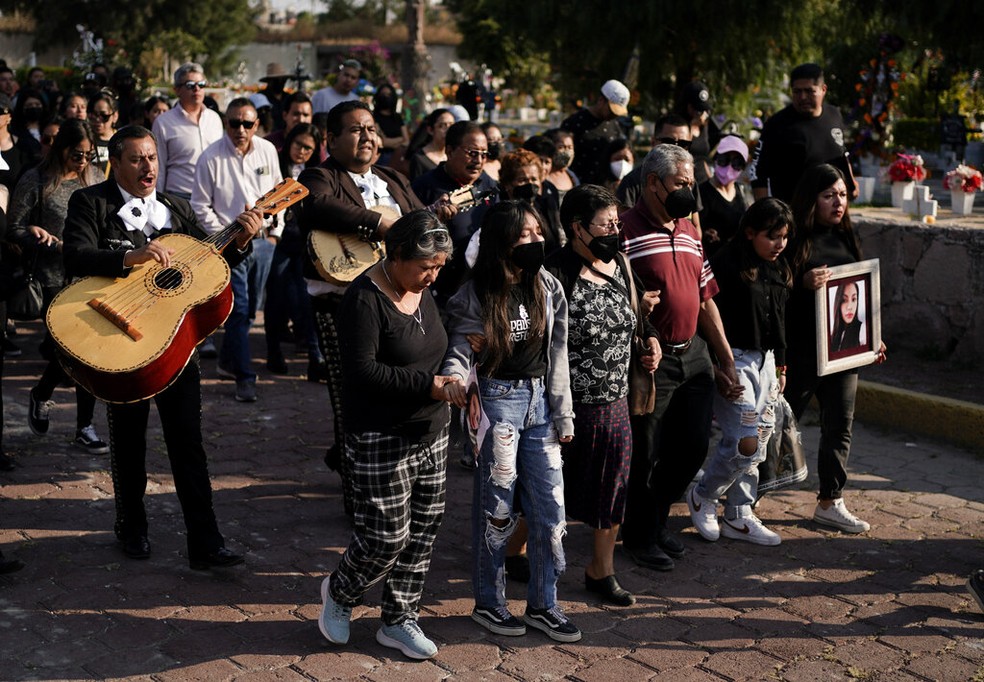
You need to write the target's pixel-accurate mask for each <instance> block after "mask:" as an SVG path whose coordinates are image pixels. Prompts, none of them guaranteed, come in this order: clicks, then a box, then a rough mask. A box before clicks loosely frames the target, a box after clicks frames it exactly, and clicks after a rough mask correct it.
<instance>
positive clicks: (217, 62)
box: [0, 0, 255, 76]
mask: <svg viewBox="0 0 984 682" xmlns="http://www.w3.org/2000/svg"><path fill="white" fill-rule="evenodd" d="M0 10H3V11H14V10H17V11H21V12H24V13H26V14H29V15H31V16H33V17H34V19H35V20H36V22H37V32H36V35H35V45H37V46H39V47H40V46H43V45H46V44H49V43H51V42H63V41H65V40H69V41H71V40H72V39H73V38H74V37H75V36H76V35H77V32H76V29H75V27H76V25H79V24H81V25H83V26H86V27H87V28H89V30H91V31H92V32H93V33H95V35H96V37H97V38H102V39H103V40H104V41H105V42H106V43H107V44H112V45H114V46H115V48H116V49H115V50H114V52H115V53H117V54H118V55H119V59H118V61H119V63H124V64H129V65H130V66H132V67H135V68H137V67H139V66H140V65H141V62H142V59H141V58H142V57H143V56H144V55H145V54H147V53H149V52H152V51H154V50H160V51H163V52H164V53H165V54H167V56H170V57H171V58H173V59H176V60H185V59H189V58H193V59H195V60H198V61H201V62H202V63H203V64H204V65H205V67H206V69H208V71H209V73H210V74H211V75H213V76H216V75H218V74H219V73H222V72H224V71H226V70H227V69H228V67H229V66H230V64H231V63H233V61H234V59H235V55H234V54H233V53H232V48H234V47H235V46H238V45H242V44H244V43H246V42H249V40H250V39H251V38H252V37H253V34H254V32H255V28H254V25H253V19H254V10H253V9H252V8H251V7H250V3H249V0H208V1H207V2H173V0H141V1H140V2H127V3H120V2H119V1H118V0H0ZM175 38H178V41H177V42H175V41H174V39H175ZM180 50H192V51H190V52H185V53H183V54H178V52H179V51H180ZM143 75H145V76H146V75H148V74H146V73H145V74H143Z"/></svg>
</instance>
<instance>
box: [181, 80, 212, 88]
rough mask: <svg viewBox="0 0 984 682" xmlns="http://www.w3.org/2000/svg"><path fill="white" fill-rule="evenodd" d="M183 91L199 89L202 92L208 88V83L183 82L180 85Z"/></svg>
mask: <svg viewBox="0 0 984 682" xmlns="http://www.w3.org/2000/svg"><path fill="white" fill-rule="evenodd" d="M181 87H183V88H184V89H185V90H194V89H195V88H200V89H202V90H204V89H205V88H207V87H208V81H185V82H184V83H182V84H181Z"/></svg>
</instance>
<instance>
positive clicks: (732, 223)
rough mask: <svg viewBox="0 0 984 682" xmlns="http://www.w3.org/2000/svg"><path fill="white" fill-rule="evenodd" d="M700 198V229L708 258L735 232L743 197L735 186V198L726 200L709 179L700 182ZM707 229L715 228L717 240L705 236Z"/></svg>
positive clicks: (743, 205)
mask: <svg viewBox="0 0 984 682" xmlns="http://www.w3.org/2000/svg"><path fill="white" fill-rule="evenodd" d="M699 189H700V198H701V203H702V204H703V208H702V209H701V211H700V229H701V230H702V231H703V233H704V237H703V241H704V254H705V255H706V256H707V257H708V258H710V257H711V256H712V255H713V254H714V253H715V252H716V251H717V250H718V249H720V248H721V246H722V245H723V244H724V243H725V242H726V241H728V240H729V239H731V237H732V236H734V235H735V234H737V232H738V225H739V223H740V222H741V217H742V216H743V215H745V210H746V209H747V206H745V197H743V196H742V194H741V190H739V189H738V188H737V187H736V188H735V198H734V199H732V200H731V201H728V200H727V199H725V198H724V196H723V195H722V194H721V193H720V192H719V191H717V189H716V188H715V187H714V185H712V184H711V181H710V180H708V181H706V182H702V183H701V184H700V187H699ZM708 230H717V233H718V237H719V240H718V241H716V242H712V241H710V240H708V238H707V231H708Z"/></svg>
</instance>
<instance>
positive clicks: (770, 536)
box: [721, 512, 782, 547]
mask: <svg viewBox="0 0 984 682" xmlns="http://www.w3.org/2000/svg"><path fill="white" fill-rule="evenodd" d="M721 535H723V536H724V537H726V538H731V539H732V540H744V541H745V542H752V543H755V544H756V545H765V546H767V547H773V546H775V545H778V544H779V543H780V542H782V538H781V537H779V533H776V532H775V531H771V530H769V529H768V528H766V527H765V526H764V525H762V522H761V521H760V520H759V518H758V517H757V516H755V514H752V513H750V512H749V514H748V516H739V517H738V518H737V519H729V518H727V517H725V519H724V525H723V526H721Z"/></svg>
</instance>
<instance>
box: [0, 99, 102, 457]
mask: <svg viewBox="0 0 984 682" xmlns="http://www.w3.org/2000/svg"><path fill="white" fill-rule="evenodd" d="M95 142H96V141H95V135H94V134H93V132H92V129H91V128H90V127H89V124H88V123H86V122H85V121H81V120H79V119H77V118H73V119H69V120H67V121H65V122H64V123H63V124H62V126H61V128H60V129H59V131H58V134H57V135H55V138H54V140H53V142H52V143H51V149H50V150H49V151H48V153H47V154H46V155H45V157H44V159H43V160H42V161H41V164H40V165H39V166H37V167H36V168H32V169H30V170H29V171H27V172H26V173H24V176H23V177H22V178H21V179H20V182H18V183H17V188H16V189H15V190H14V195H13V197H12V199H11V205H10V214H9V217H10V228H11V229H10V239H11V240H12V241H14V242H15V243H17V244H19V245H20V246H21V248H23V250H24V255H23V256H22V257H23V258H25V259H28V258H29V259H31V261H33V262H34V274H35V277H37V278H38V281H39V282H40V283H41V287H42V301H43V306H44V307H43V310H42V313H41V319H42V320H43V319H44V318H45V313H46V312H47V309H48V306H49V305H50V304H51V301H52V299H53V298H54V297H55V294H57V293H58V292H59V291H61V290H62V288H63V287H64V286H65V285H66V284H67V283H68V279H67V276H66V272H65V263H64V261H63V259H62V253H61V246H62V233H63V231H64V229H65V217H66V215H67V213H68V200H69V197H71V196H72V193H73V192H75V190H77V189H81V188H83V187H88V186H90V185H94V184H96V183H97V182H99V181H100V179H101V176H100V173H99V172H98V171H97V170H96V169H95V168H94V167H93V163H92V161H93V158H94V155H95V148H96V145H95ZM35 258H36V259H37V260H36V261H35V260H34V259H35ZM41 355H42V357H44V358H45V359H46V360H47V361H48V364H47V366H46V367H45V369H44V372H43V374H42V375H41V378H40V379H39V380H38V383H37V385H35V386H34V388H33V389H31V394H30V409H29V410H28V416H27V421H28V425H29V426H30V428H31V431H32V432H33V433H34V434H35V435H38V436H43V435H45V434H47V433H48V426H49V414H50V411H51V407H52V405H54V402H53V401H52V400H51V398H52V395H53V394H54V392H55V388H57V387H58V386H59V385H60V384H61V383H62V382H63V381H66V380H67V379H68V376H67V375H66V374H65V371H64V370H63V369H62V366H61V363H59V362H58V359H57V358H56V357H55V345H54V341H53V340H52V339H51V336H50V335H48V334H46V335H45V337H44V340H43V341H42V342H41ZM75 400H76V405H77V408H76V425H75V440H74V441H73V442H74V444H75V445H76V446H77V447H80V448H82V449H83V450H85V451H86V452H88V453H89V454H91V455H104V454H106V453H107V452H109V446H108V445H107V444H106V443H105V442H103V441H102V440H101V439H100V438H99V436H98V434H97V433H96V429H95V426H94V424H93V421H92V419H93V414H94V412H95V407H96V399H95V398H94V397H93V395H92V394H91V393H89V392H88V391H86V390H85V389H84V388H82V387H81V386H76V387H75Z"/></svg>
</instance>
